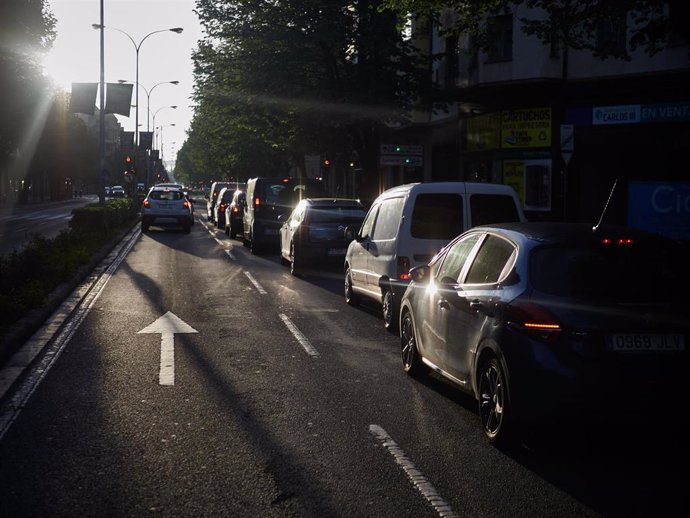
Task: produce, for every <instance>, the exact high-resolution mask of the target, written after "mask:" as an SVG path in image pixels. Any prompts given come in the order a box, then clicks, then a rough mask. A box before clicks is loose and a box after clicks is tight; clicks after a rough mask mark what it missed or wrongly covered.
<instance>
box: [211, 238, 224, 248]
mask: <svg viewBox="0 0 690 518" xmlns="http://www.w3.org/2000/svg"><path fill="white" fill-rule="evenodd" d="M213 239H214V241H215V242H216V243H218V244H219V245H220V246H223V242H222V241H221V240H220V239H218V238H217V237H216V236H213Z"/></svg>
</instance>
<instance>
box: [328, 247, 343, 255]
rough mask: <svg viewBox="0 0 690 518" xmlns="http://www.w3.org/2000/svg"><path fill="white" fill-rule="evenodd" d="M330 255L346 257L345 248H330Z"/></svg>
mask: <svg viewBox="0 0 690 518" xmlns="http://www.w3.org/2000/svg"><path fill="white" fill-rule="evenodd" d="M328 255H345V249H344V248H329V249H328Z"/></svg>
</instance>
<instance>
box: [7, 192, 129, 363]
mask: <svg viewBox="0 0 690 518" xmlns="http://www.w3.org/2000/svg"><path fill="white" fill-rule="evenodd" d="M138 210H139V203H138V199H136V198H135V199H129V198H125V199H121V200H109V201H108V202H107V203H106V204H105V205H102V206H101V205H98V204H91V205H88V206H86V207H83V208H79V209H75V210H73V211H72V219H71V220H70V223H69V226H70V228H69V229H68V230H64V231H63V232H61V233H60V234H59V235H58V236H57V237H55V238H53V239H47V238H45V237H41V236H33V237H32V238H31V240H30V241H29V243H28V244H27V245H26V246H25V247H24V249H23V250H22V251H20V252H17V251H14V252H12V253H11V254H9V255H7V256H0V286H2V287H3V289H2V292H1V293H0V337H1V335H2V334H4V333H5V332H6V331H7V330H8V329H9V327H10V326H11V325H12V324H13V323H15V322H17V321H18V320H19V319H20V318H21V317H23V316H24V315H26V313H27V312H28V311H30V310H32V309H36V308H40V307H42V305H44V304H45V303H46V300H47V299H48V296H49V295H50V293H51V292H52V291H53V290H54V289H55V288H56V287H57V286H58V285H60V284H61V283H63V282H66V281H69V280H70V279H72V278H74V276H75V275H76V274H77V271H78V269H79V267H81V266H83V265H85V264H87V263H88V262H89V261H90V260H91V258H93V257H94V256H95V255H96V254H97V253H98V252H99V251H100V250H101V249H102V248H103V246H104V245H105V244H106V243H108V242H109V241H111V240H112V239H113V237H114V236H115V235H116V233H117V232H118V231H119V230H120V229H122V228H123V227H124V226H125V225H127V224H128V223H130V222H131V221H132V220H133V219H134V218H135V217H136V216H137V213H138ZM0 352H2V351H0Z"/></svg>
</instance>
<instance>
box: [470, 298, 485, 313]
mask: <svg viewBox="0 0 690 518" xmlns="http://www.w3.org/2000/svg"><path fill="white" fill-rule="evenodd" d="M470 309H474V310H475V311H481V310H482V309H484V304H482V303H481V302H479V299H474V300H471V301H470Z"/></svg>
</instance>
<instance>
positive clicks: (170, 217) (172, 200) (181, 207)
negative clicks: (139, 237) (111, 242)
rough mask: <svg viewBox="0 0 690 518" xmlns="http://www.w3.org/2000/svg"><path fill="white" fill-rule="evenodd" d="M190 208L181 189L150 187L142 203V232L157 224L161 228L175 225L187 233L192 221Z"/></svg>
mask: <svg viewBox="0 0 690 518" xmlns="http://www.w3.org/2000/svg"><path fill="white" fill-rule="evenodd" d="M190 206H191V203H190V202H189V200H187V197H186V196H185V194H184V193H183V192H182V190H181V189H177V188H170V187H158V186H156V187H152V188H151V189H150V190H149V193H148V194H147V195H146V198H144V201H143V203H142V208H141V230H142V232H148V230H149V227H150V226H151V225H152V224H154V223H158V224H160V225H162V226H167V225H170V224H173V225H177V226H180V227H182V228H183V229H184V231H185V232H187V233H189V232H190V230H191V227H192V223H193V221H194V216H193V214H192V211H191V207H190Z"/></svg>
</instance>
